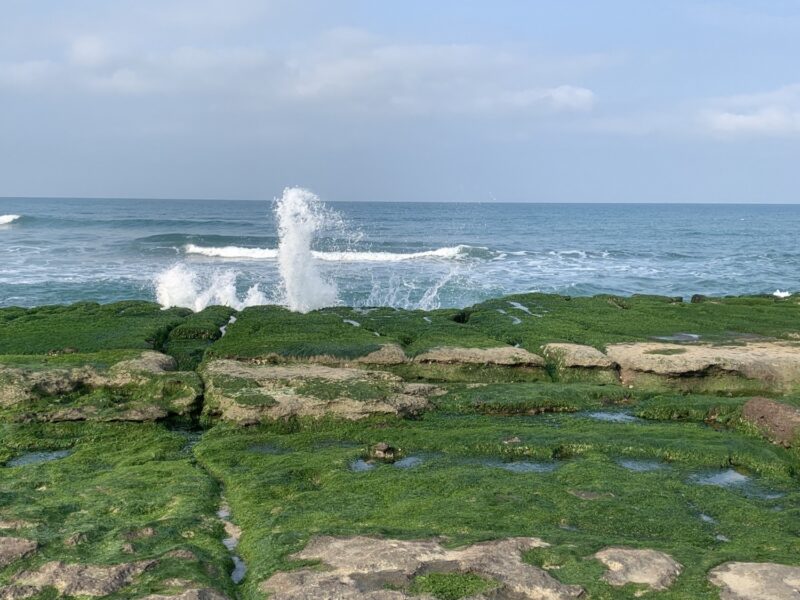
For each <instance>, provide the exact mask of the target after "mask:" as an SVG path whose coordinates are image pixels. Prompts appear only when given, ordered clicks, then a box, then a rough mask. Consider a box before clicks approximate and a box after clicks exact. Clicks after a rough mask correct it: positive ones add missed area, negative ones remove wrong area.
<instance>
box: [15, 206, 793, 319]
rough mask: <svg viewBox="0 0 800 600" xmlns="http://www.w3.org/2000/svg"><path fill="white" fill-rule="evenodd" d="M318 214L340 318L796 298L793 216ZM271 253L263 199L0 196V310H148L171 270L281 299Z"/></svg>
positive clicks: (470, 209) (528, 211)
mask: <svg viewBox="0 0 800 600" xmlns="http://www.w3.org/2000/svg"><path fill="white" fill-rule="evenodd" d="M329 206H330V208H331V209H332V210H333V211H335V213H336V214H337V215H338V217H335V216H331V215H328V216H326V219H327V221H326V226H325V227H323V229H322V230H321V231H320V232H319V233H318V234H317V235H316V236H315V237H314V238H313V239H312V240H311V245H312V249H313V250H314V253H313V260H314V261H315V262H316V263H317V264H318V268H319V270H320V271H321V274H322V276H323V277H324V278H325V279H326V280H328V281H331V282H333V283H334V284H335V286H336V288H338V298H339V302H340V303H343V304H348V305H360V306H374V305H393V306H398V307H406V308H413V307H421V308H426V309H430V308H436V307H450V306H466V305H470V304H473V303H475V302H478V301H481V300H484V299H486V298H490V297H496V296H500V295H503V294H510V293H515V292H529V291H541V292H557V293H561V294H569V295H573V296H575V295H591V294H597V293H614V294H633V293H648V294H666V295H670V296H676V295H678V296H684V297H688V296H690V295H692V294H696V293H700V294H709V295H725V294H752V293H773V292H775V290H777V289H780V290H787V289H788V290H790V291H797V290H799V289H800V205H719V204H715V205H710V204H709V205H681V204H673V205H652V204H636V205H631V204H455V203H447V204H444V203H378V202H374V203H334V204H329ZM339 217H340V218H339ZM328 222H329V223H328ZM278 244H279V238H278V232H277V231H276V224H275V218H274V216H273V206H272V202H269V201H263V202H258V201H207V200H198V201H192V200H98V199H16V198H5V199H0V305H4V306H8V305H20V306H33V305H41V304H55V303H67V302H75V301H78V300H97V301H101V302H108V301H112V300H121V299H132V298H141V299H151V300H154V299H156V297H157V293H158V286H159V285H160V283H159V282H161V283H162V284H163V275H162V277H161V279H159V274H163V273H164V272H165V271H168V270H169V269H171V268H173V269H174V267H175V266H176V265H182V267H181V268H183V269H184V270H183V273H184V276H185V275H186V273H189V274H190V277H191V279H192V281H193V282H194V285H195V286H196V287H197V291H196V293H201V292H202V291H204V290H205V291H206V292H207V291H208V290H209V289H212V288H214V286H216V285H222V284H221V283H219V284H218V282H225V285H228V286H233V289H234V296H233V297H235V298H239V299H242V298H245V297H246V295H247V292H248V290H253V289H254V286H255V288H257V289H258V290H260V295H259V296H258V297H259V298H260V299H261V301H263V299H264V298H267V299H269V300H270V301H280V298H281V278H280V273H279V265H278V260H277V254H278V253H277V248H278ZM240 301H241V302H242V303H245V302H246V301H245V300H240Z"/></svg>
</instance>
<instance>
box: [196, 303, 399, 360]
mask: <svg viewBox="0 0 800 600" xmlns="http://www.w3.org/2000/svg"><path fill="white" fill-rule="evenodd" d="M389 341H391V340H389ZM384 343H386V340H383V339H379V338H378V337H377V336H375V335H374V334H373V333H371V332H369V331H367V330H365V329H363V328H361V327H354V326H352V325H350V324H348V323H344V322H343V321H342V318H341V317H340V316H339V315H338V314H336V312H334V311H333V310H320V311H313V312H310V313H307V314H300V313H294V312H291V311H289V310H286V309H285V308H281V307H277V306H254V307H250V308H246V309H244V310H243V311H242V312H240V313H239V314H238V316H237V318H236V322H235V323H232V324H231V325H230V326H229V327H228V329H227V333H226V335H225V336H223V337H222V338H220V339H219V340H218V341H217V342H215V343H214V344H213V345H212V346H211V347H210V348H209V349H208V350H207V352H206V356H207V357H215V358H220V357H222V358H259V357H269V356H278V357H286V358H308V357H320V356H329V357H332V358H336V359H353V358H358V357H360V356H365V355H367V354H370V353H371V352H374V351H376V350H378V349H380V347H381V345H382V344H384Z"/></svg>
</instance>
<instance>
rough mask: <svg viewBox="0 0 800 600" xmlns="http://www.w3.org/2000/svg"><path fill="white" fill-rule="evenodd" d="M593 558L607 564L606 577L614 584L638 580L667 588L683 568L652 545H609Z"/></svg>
mask: <svg viewBox="0 0 800 600" xmlns="http://www.w3.org/2000/svg"><path fill="white" fill-rule="evenodd" d="M594 558H596V559H597V560H599V561H600V562H602V563H603V564H604V565H605V566H606V567H608V570H607V571H606V573H605V575H603V579H605V580H606V581H607V582H608V583H610V584H611V585H614V586H623V585H626V584H628V583H637V584H642V585H646V586H649V587H650V588H652V589H654V590H665V589H667V588H668V587H669V586H671V585H672V583H673V582H674V581H675V579H676V578H677V577H678V575H680V573H681V570H682V569H683V567H682V566H681V565H680V564H679V563H678V562H676V561H675V560H674V559H673V558H672V557H671V556H670V555H669V554H665V553H663V552H659V551H657V550H649V549H637V548H622V547H609V548H604V549H603V550H600V552H597V553H596V554H595V555H594Z"/></svg>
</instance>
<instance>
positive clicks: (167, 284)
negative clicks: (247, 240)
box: [155, 263, 269, 311]
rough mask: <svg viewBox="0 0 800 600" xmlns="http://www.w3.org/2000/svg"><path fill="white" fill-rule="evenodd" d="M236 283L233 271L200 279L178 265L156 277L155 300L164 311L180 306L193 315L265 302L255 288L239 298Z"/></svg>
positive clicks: (186, 268) (251, 288)
mask: <svg viewBox="0 0 800 600" xmlns="http://www.w3.org/2000/svg"><path fill="white" fill-rule="evenodd" d="M236 279H237V274H236V273H235V272H233V271H218V272H215V273H211V274H209V275H206V276H202V275H200V274H199V273H197V272H195V271H193V270H192V269H190V268H189V267H187V266H186V265H184V264H180V263H179V264H177V265H174V266H173V267H171V268H169V269H167V270H166V271H163V272H161V273H159V274H158V275H157V276H156V280H155V287H156V300H157V301H158V303H159V304H160V305H161V306H163V307H164V308H168V307H170V306H182V307H184V308H191V309H192V310H194V311H199V310H203V309H204V308H206V307H207V306H212V305H217V304H219V305H223V306H230V307H232V308H235V309H236V310H241V309H243V308H245V307H248V306H256V305H259V304H267V303H268V302H269V299H268V298H267V296H266V294H264V293H263V292H262V291H261V290H260V289H259V286H258V284H255V285H253V286H251V287H250V288H249V289H248V290H247V292H245V294H244V295H242V296H239V294H238V292H237V290H236Z"/></svg>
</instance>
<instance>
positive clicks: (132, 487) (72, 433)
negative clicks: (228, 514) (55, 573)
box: [0, 423, 230, 598]
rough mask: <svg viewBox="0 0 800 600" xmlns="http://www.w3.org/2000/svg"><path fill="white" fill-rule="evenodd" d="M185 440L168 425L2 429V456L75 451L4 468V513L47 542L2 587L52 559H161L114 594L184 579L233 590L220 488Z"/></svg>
mask: <svg viewBox="0 0 800 600" xmlns="http://www.w3.org/2000/svg"><path fill="white" fill-rule="evenodd" d="M184 444H185V440H184V439H183V438H182V437H181V436H180V435H177V434H174V433H171V432H169V431H167V430H166V429H165V428H164V427H163V426H160V425H148V424H137V425H131V424H87V423H82V424H58V425H3V426H0V457H11V456H14V455H18V454H20V453H22V452H29V451H36V450H54V449H69V450H70V454H69V456H67V457H65V458H62V459H60V460H57V461H52V462H46V463H40V464H35V465H28V466H21V467H14V468H9V467H5V468H0V519H2V520H19V521H21V522H23V523H24V526H23V528H22V529H20V530H18V531H17V532H16V533H15V535H18V536H22V537H25V538H28V539H33V540H36V541H37V542H38V544H39V548H38V549H37V551H36V552H35V553H33V554H31V555H30V556H28V557H26V558H24V559H22V560H20V561H17V562H15V563H14V564H13V565H11V566H9V567H8V568H6V569H4V570H2V571H0V584H3V583H7V582H9V581H10V579H11V578H12V577H13V575H14V573H16V572H18V571H19V570H22V569H36V568H38V566H40V565H42V564H44V563H45V562H48V561H52V560H60V561H64V562H67V563H82V564H93V565H112V564H118V563H123V562H131V561H136V560H148V559H155V560H157V561H158V562H157V564H156V565H155V566H154V567H153V568H151V569H148V570H147V571H146V572H145V573H144V574H143V575H142V576H140V577H139V578H137V579H136V580H135V581H134V583H133V585H131V586H129V587H126V588H123V589H122V590H121V591H120V592H118V593H116V594H113V595H112V596H110V597H111V598H121V597H138V596H142V595H146V594H149V593H162V592H165V591H169V590H170V589H172V587H173V584H171V583H170V580H175V579H185V580H188V581H191V582H193V584H194V585H196V586H200V587H215V588H217V589H220V590H223V591H227V590H230V584H229V582H228V578H227V568H228V565H229V558H228V555H227V551H226V550H225V548H224V547H223V545H222V543H221V541H220V539H221V537H222V527H221V525H220V523H219V521H218V520H217V519H215V518H214V510H215V509H216V505H217V503H218V496H219V490H218V485H217V483H216V481H215V480H214V479H212V478H211V477H209V476H208V475H207V474H206V473H205V472H204V471H203V470H202V469H201V468H199V467H198V466H197V465H196V464H195V463H194V461H193V460H192V459H191V458H190V457H188V456H187V455H186V453H185V452H183V451H182V448H183V446H184ZM176 551H180V553H178V552H176ZM181 553H182V554H181ZM188 553H191V554H188ZM44 593H45V594H48V593H49V592H47V591H45V592H44Z"/></svg>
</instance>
